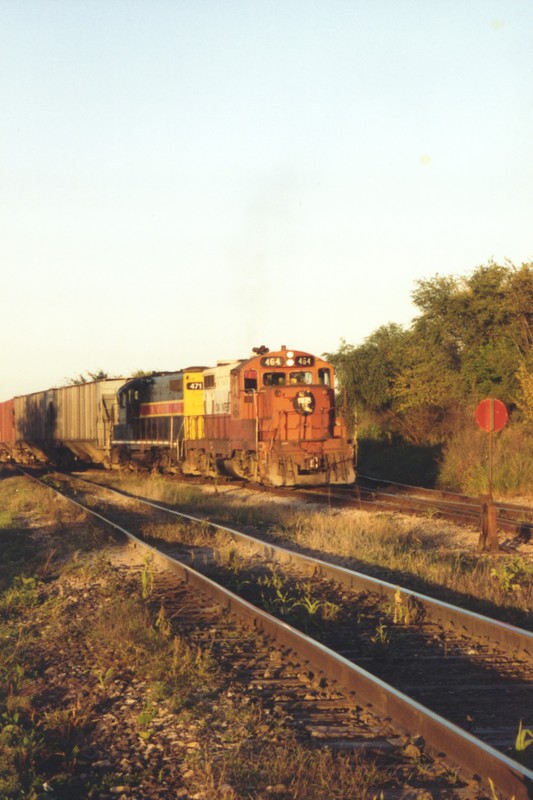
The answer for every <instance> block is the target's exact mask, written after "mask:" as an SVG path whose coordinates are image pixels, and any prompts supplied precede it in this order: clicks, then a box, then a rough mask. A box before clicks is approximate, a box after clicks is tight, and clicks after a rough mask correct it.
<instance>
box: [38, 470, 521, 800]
mask: <svg viewBox="0 0 533 800" xmlns="http://www.w3.org/2000/svg"><path fill="white" fill-rule="evenodd" d="M24 474H27V473H24ZM29 477H32V476H29ZM49 488H53V487H49ZM100 488H102V487H100ZM105 488H106V489H107V491H111V492H114V493H116V494H119V495H126V496H130V497H133V499H135V500H137V501H139V502H143V503H146V504H147V505H149V506H152V507H154V508H156V509H159V510H162V511H165V512H167V513H169V512H170V513H172V514H175V515H177V516H180V517H183V518H185V519H188V520H191V521H194V522H201V521H203V522H205V520H201V518H196V517H194V516H191V515H188V514H183V513H181V512H177V511H175V510H173V509H169V508H167V507H165V506H163V505H160V504H158V503H154V502H152V501H147V500H140V499H139V498H137V497H134V496H131V495H128V493H126V492H120V491H118V490H116V489H108V487H105ZM53 490H54V491H56V492H58V493H59V494H61V492H59V491H58V490H57V489H53ZM62 496H65V495H62ZM67 499H68V500H69V501H70V502H72V503H74V504H75V505H76V506H78V507H80V508H82V509H84V510H85V511H86V512H88V513H90V514H91V515H93V516H94V517H96V518H97V519H99V520H101V521H102V522H104V523H105V524H107V525H110V526H111V527H112V528H113V529H115V530H117V531H119V532H120V533H122V534H123V535H125V536H126V537H127V538H128V539H129V540H130V541H131V542H132V543H133V544H134V545H135V546H136V547H139V548H142V549H143V550H144V551H145V552H147V553H149V554H150V555H151V556H152V557H153V558H154V561H155V562H157V563H158V564H160V565H162V566H163V567H164V568H166V569H170V570H171V571H172V572H174V573H175V574H177V575H178V576H179V577H180V579H181V580H183V581H185V582H186V583H188V584H190V585H191V586H195V587H198V588H200V589H201V590H202V591H207V592H209V593H210V594H211V596H212V597H213V598H215V599H216V600H217V602H218V603H220V604H221V606H222V607H224V608H226V609H228V610H229V611H232V612H233V613H235V614H236V615H238V616H239V618H240V619H241V620H242V621H243V622H244V623H245V624H246V625H248V626H249V627H251V628H254V629H257V630H261V631H264V632H265V633H266V634H268V635H269V636H271V637H272V638H273V639H275V640H276V641H277V642H279V643H280V644H281V645H283V646H284V647H289V648H291V649H292V650H294V652H295V653H296V654H297V655H298V656H299V657H300V658H302V659H304V660H305V661H307V662H308V664H309V665H310V667H311V668H312V669H313V670H316V671H319V672H320V671H322V672H324V673H325V674H327V676H328V677H329V678H331V679H333V680H335V681H337V683H338V684H339V686H340V687H342V688H343V689H344V690H345V691H347V692H350V693H354V694H355V695H356V696H357V702H358V703H362V704H364V705H368V706H371V707H372V709H373V710H374V711H375V712H376V713H378V714H380V715H382V716H384V717H390V718H391V719H392V721H393V724H394V727H396V728H397V729H398V730H399V731H401V732H404V733H408V734H410V735H411V736H414V737H422V738H423V739H424V741H425V749H426V751H427V752H428V753H430V754H431V755H433V756H434V757H437V758H439V759H440V760H445V761H446V763H447V764H449V765H450V766H452V767H456V768H459V769H460V770H461V772H462V773H463V775H465V776H468V777H469V778H473V779H475V780H478V781H479V782H480V783H481V784H482V785H483V786H484V787H485V788H486V789H490V788H491V782H492V784H493V786H494V787H495V789H496V790H497V791H498V792H500V793H501V794H502V795H503V796H504V797H508V798H511V797H513V796H514V798H515V800H526V798H530V797H531V796H533V771H531V770H529V769H528V768H526V767H524V766H522V765H520V764H518V763H517V762H515V761H513V760H512V759H510V758H509V757H508V756H506V755H504V754H502V753H500V752H498V751H497V750H495V749H494V748H492V747H490V746H489V745H486V744H485V743H483V742H481V741H479V740H478V739H476V738H475V737H474V736H472V735H471V734H469V733H467V732H466V731H463V730H461V729H460V728H459V727H457V726H456V725H454V724H453V723H451V722H448V721H447V720H445V719H444V718H443V717H441V716H439V715H438V714H435V713H433V712H431V711H429V710H428V709H426V708H425V707H424V706H422V705H421V704H420V703H418V702H416V701H414V700H412V699H410V698H409V697H407V696H406V695H405V694H403V693H401V692H399V691H398V690H396V689H394V688H392V687H390V686H389V685H388V684H386V683H385V682H383V681H381V680H380V679H378V678H376V677H375V676H373V675H371V674H370V673H368V672H367V671H366V670H364V669H363V668H361V667H359V666H357V665H356V664H354V663H352V662H350V661H348V660H347V659H346V658H344V657H343V656H340V655H339V654H337V653H335V652H333V651H332V650H330V649H329V648H327V647H325V646H324V645H322V644H320V643H319V642H317V641H315V640H313V639H312V638H310V637H309V636H307V635H306V634H304V633H302V632H300V631H298V630H296V629H295V628H292V627H291V626H290V625H288V624H286V623H284V622H282V621H280V620H278V619H276V618H275V617H273V616H272V615H270V614H269V613H267V612H266V611H263V610H261V609H258V608H257V607H255V606H253V605H251V604H250V603H249V602H247V601H246V600H244V599H242V598H240V597H238V596H237V595H235V594H234V593H233V592H231V591H229V590H227V589H225V588H223V587H222V586H220V585H219V584H217V583H215V582H214V581H212V580H211V579H210V578H208V577H206V576H204V575H201V574H200V573H199V572H197V571H196V570H194V569H193V568H191V567H189V566H187V565H185V564H183V563H181V562H180V561H177V560H176V559H174V558H172V557H171V556H168V555H166V554H164V553H162V552H161V551H159V550H157V549H156V548H154V547H152V546H150V545H147V544H145V543H144V542H143V541H142V540H140V539H139V538H138V537H136V536H135V535H134V534H132V533H131V532H130V531H128V530H126V529H125V528H124V527H122V526H121V525H118V524H117V523H115V522H113V521H112V520H109V519H108V518H106V517H104V516H103V515H102V514H100V513H98V512H96V511H94V510H92V509H91V508H88V507H86V506H84V505H83V504H82V503H80V502H79V501H77V500H74V499H73V498H70V497H67ZM210 524H211V525H213V527H216V528H218V529H221V530H223V531H225V532H226V533H229V534H230V535H231V536H233V537H235V538H237V539H240V538H243V539H244V538H246V540H248V541H250V540H251V541H254V542H256V543H257V545H258V546H260V547H262V548H264V549H265V551H266V552H268V554H269V555H270V556H271V557H274V558H279V559H280V560H289V561H291V560H295V559H298V560H301V561H302V563H304V562H305V563H307V565H308V567H310V568H311V567H312V568H313V569H315V570H316V569H319V570H320V571H323V574H325V575H328V576H330V577H334V579H335V580H341V581H342V582H345V583H347V584H349V585H350V586H356V587H361V586H366V587H367V588H368V587H371V590H372V591H377V590H378V588H379V589H381V590H382V591H383V593H384V594H387V595H389V594H390V593H391V592H396V591H397V589H398V587H396V586H393V585H392V584H389V583H386V582H383V581H379V580H377V579H374V578H370V577H368V576H364V575H361V574H360V573H353V572H350V570H346V569H344V568H341V567H335V566H334V565H331V564H328V563H327V562H322V561H317V560H315V559H311V558H308V557H306V556H300V555H299V554H297V553H294V552H292V551H289V550H284V549H283V548H279V547H277V546H274V545H271V544H268V543H265V542H263V541H261V540H258V539H254V538H253V537H248V536H246V535H245V534H242V533H241V532H239V531H235V530H232V529H231V528H227V527H225V526H219V525H214V524H213V523H210ZM408 594H409V595H411V596H413V597H416V598H417V599H418V600H419V601H420V602H423V603H424V604H425V607H427V613H430V614H431V615H435V617H436V618H437V617H438V618H440V619H442V616H443V615H445V618H446V619H448V620H449V621H451V622H452V624H454V625H461V626H463V627H464V628H465V629H466V630H471V629H473V630H475V632H476V635H479V634H480V631H481V632H483V633H482V635H487V636H488V635H490V636H494V630H495V628H494V621H492V620H488V619H487V618H484V617H482V616H481V615H478V614H472V613H470V612H463V611H462V610H460V609H456V608H455V607H453V606H450V605H449V604H447V603H441V602H439V601H435V600H433V599H432V598H428V597H425V596H424V595H420V594H418V593H414V592H409V593H408ZM496 629H497V630H498V637H499V641H500V644H505V646H506V647H508V648H513V649H520V650H521V651H523V652H526V653H527V654H528V655H529V656H531V655H532V653H533V647H532V645H533V634H529V633H528V632H526V631H520V630H519V629H516V628H513V626H510V625H506V624H505V623H496Z"/></svg>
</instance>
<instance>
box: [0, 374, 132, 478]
mask: <svg viewBox="0 0 533 800" xmlns="http://www.w3.org/2000/svg"><path fill="white" fill-rule="evenodd" d="M123 383H124V379H123V378H113V379H109V380H102V381H93V382H90V383H81V384H76V385H73V386H63V387H61V388H58V389H47V390H46V391H44V392H34V393H33V394H28V395H21V396H19V397H15V398H14V399H13V400H12V401H8V402H11V403H12V410H13V426H12V438H11V442H10V446H9V452H10V455H11V456H12V457H13V458H15V459H16V460H17V461H20V462H22V463H31V462H34V461H43V462H50V463H53V464H56V465H59V466H71V465H73V464H74V463H76V462H78V461H80V462H87V463H96V464H106V463H107V462H108V460H109V451H110V446H111V432H112V428H113V425H114V424H115V422H116V420H117V400H116V392H117V389H118V388H119V387H120V386H122V384H123ZM4 405H6V404H4ZM5 424H6V425H7V423H5ZM6 436H7V430H6Z"/></svg>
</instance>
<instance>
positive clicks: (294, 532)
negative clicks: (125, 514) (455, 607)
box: [113, 476, 533, 626]
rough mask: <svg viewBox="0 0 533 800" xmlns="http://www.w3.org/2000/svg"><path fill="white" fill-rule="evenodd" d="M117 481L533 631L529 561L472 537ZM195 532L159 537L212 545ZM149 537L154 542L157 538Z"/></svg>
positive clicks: (156, 483) (442, 528) (402, 522)
mask: <svg viewBox="0 0 533 800" xmlns="http://www.w3.org/2000/svg"><path fill="white" fill-rule="evenodd" d="M117 481H119V482H120V485H121V487H122V488H124V489H126V490H127V491H130V492H132V493H136V494H140V495H143V496H145V497H150V498H151V499H154V500H159V501H162V502H165V503H168V504H169V505H174V506H176V507H177V508H178V509H179V510H182V511H185V512H186V513H191V514H193V515H194V514H196V515H199V516H201V515H203V514H205V515H210V516H211V517H212V518H213V519H216V520H217V521H219V522H221V523H222V524H226V525H228V526H230V527H231V525H235V526H242V527H243V528H244V529H248V530H250V531H253V532H260V533H262V534H264V535H266V536H268V537H269V538H272V539H274V540H276V541H279V542H280V543H287V542H291V543H293V544H296V545H297V546H298V547H301V548H303V549H305V550H307V551H310V552H312V553H313V554H315V555H318V556H322V557H326V558H330V559H332V560H335V561H339V562H342V563H343V564H345V565H347V566H351V567H352V568H354V569H357V570H360V571H365V572H368V573H370V574H374V575H379V576H381V577H385V578H387V579H388V580H390V581H391V582H393V583H398V584H402V585H405V586H407V587H408V588H412V589H416V590H418V591H424V592H427V593H431V594H441V595H442V596H444V597H446V599H450V600H452V601H455V602H457V603H465V604H466V605H468V604H471V605H473V607H475V608H477V609H478V610H480V609H481V610H485V611H486V612H487V613H496V612H497V610H498V609H501V611H502V616H503V617H504V618H506V619H511V618H512V614H513V613H516V614H517V615H518V619H517V621H518V622H519V623H520V624H522V625H526V626H528V625H531V624H532V620H531V608H532V607H533V571H532V565H533V561H532V560H531V559H529V558H527V556H526V555H521V554H519V553H515V554H512V553H511V554H509V555H505V554H502V555H498V556H496V557H494V556H491V555H487V554H484V553H481V552H479V551H478V550H477V539H478V533H477V532H476V531H468V530H466V529H461V528H460V527H459V526H453V525H452V524H451V523H443V522H442V521H441V520H432V519H430V518H428V519H421V518H417V517H405V516H401V515H398V514H393V513H385V512H378V513H370V512H366V511H342V512H340V511H339V512H334V513H328V512H327V511H323V510H314V509H313V508H312V507H311V506H308V505H304V504H301V503H300V504H295V503H294V501H292V502H291V500H290V495H289V499H288V500H287V501H286V502H281V501H279V499H278V500H275V501H273V502H272V501H271V502H269V501H268V500H266V499H265V498H264V496H261V494H259V493H254V492H251V491H246V490H244V491H239V490H234V489H231V488H230V489H220V491H219V492H215V491H213V490H211V491H209V490H208V491H205V490H202V488H200V487H190V486H187V485H183V484H180V483H179V482H177V481H175V480H169V479H167V478H164V477H159V476H154V477H152V478H150V479H148V480H147V479H146V478H144V479H143V478H140V477H135V476H129V477H126V479H122V478H119V477H116V476H113V482H114V483H116V482H117ZM197 531H198V526H192V527H191V525H190V523H185V524H184V525H181V524H178V525H177V526H176V527H175V528H174V529H173V532H172V533H170V529H168V530H167V532H166V533H163V535H164V536H165V538H166V537H169V536H174V535H176V536H178V537H179V536H180V535H181V532H184V533H183V535H184V537H185V538H184V539H183V540H182V541H186V542H188V543H190V544H194V543H196V544H198V543H203V544H204V545H205V546H213V545H215V544H217V542H215V541H214V540H213V534H212V533H209V530H208V529H206V530H205V531H204V533H203V534H200V539H195V536H196V532H197ZM152 534H153V535H155V536H157V535H159V534H158V533H157V530H153V531H152ZM221 543H222V542H221V541H219V542H218V544H221ZM529 549H531V547H529Z"/></svg>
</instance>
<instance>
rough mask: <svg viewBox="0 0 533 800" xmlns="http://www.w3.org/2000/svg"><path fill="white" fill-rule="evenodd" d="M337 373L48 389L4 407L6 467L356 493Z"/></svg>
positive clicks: (288, 356) (184, 376) (265, 355)
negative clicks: (86, 469)
mask: <svg viewBox="0 0 533 800" xmlns="http://www.w3.org/2000/svg"><path fill="white" fill-rule="evenodd" d="M334 383H335V375H334V369H333V367H332V366H331V365H330V364H328V363H327V362H326V361H324V360H323V359H321V358H318V357H316V356H313V355H311V354H310V353H307V352H304V351H301V350H289V349H287V348H286V347H282V348H281V349H280V350H279V351H276V352H269V350H268V349H267V348H265V347H261V348H257V349H255V350H254V355H253V356H252V357H251V358H247V359H242V360H232V361H220V362H218V364H217V365H216V366H214V367H190V368H188V369H184V370H181V371H178V372H167V373H153V374H151V375H146V376H142V377H138V378H134V379H131V380H127V381H125V380H124V379H123V378H115V379H110V380H101V381H93V382H91V383H85V384H77V385H74V386H66V387H62V388H58V389H49V390H47V391H45V392H36V393H34V394H31V395H25V396H21V397H15V398H14V399H13V400H8V401H6V402H4V403H0V455H3V456H4V457H9V458H13V459H14V460H16V461H22V462H28V461H45V462H46V461H49V462H51V463H54V464H57V465H61V466H70V465H72V464H74V463H80V462H90V463H96V464H103V465H105V466H115V467H119V466H125V465H128V466H131V465H133V464H135V463H141V464H144V465H146V466H148V467H150V468H152V469H153V468H158V469H162V470H169V471H183V472H184V473H185V474H190V475H204V476H213V475H216V474H218V473H219V472H221V471H225V472H227V473H230V474H232V475H234V476H237V477H239V478H243V479H245V480H251V481H256V482H259V483H265V484H269V485H273V486H299V485H317V484H323V483H325V484H327V483H332V484H333V483H352V482H353V481H354V480H355V469H354V447H353V444H352V442H350V441H349V440H348V438H347V434H346V429H345V427H344V423H343V421H342V419H341V418H340V417H338V416H337V414H336V409H335V392H334Z"/></svg>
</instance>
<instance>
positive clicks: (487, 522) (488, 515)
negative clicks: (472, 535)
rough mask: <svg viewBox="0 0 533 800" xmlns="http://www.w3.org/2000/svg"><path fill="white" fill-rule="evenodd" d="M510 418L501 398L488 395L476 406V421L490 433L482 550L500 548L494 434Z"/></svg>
mask: <svg viewBox="0 0 533 800" xmlns="http://www.w3.org/2000/svg"><path fill="white" fill-rule="evenodd" d="M508 419H509V415H508V413H507V408H506V407H505V405H504V404H503V403H502V401H501V400H497V399H496V398H495V397H487V399H486V400H482V401H481V403H480V404H479V405H478V407H477V408H476V422H477V424H478V425H479V427H480V428H482V429H483V430H484V431H487V432H488V434H489V493H488V495H486V496H482V497H481V535H480V537H479V546H480V548H481V549H482V550H487V549H489V550H492V551H498V550H499V549H500V544H499V542H498V527H497V520H496V507H495V505H494V501H493V497H492V475H493V473H492V434H493V433H494V432H497V431H501V429H502V428H503V427H504V426H505V424H506V423H507V420H508ZM487 545H488V546H487Z"/></svg>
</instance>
